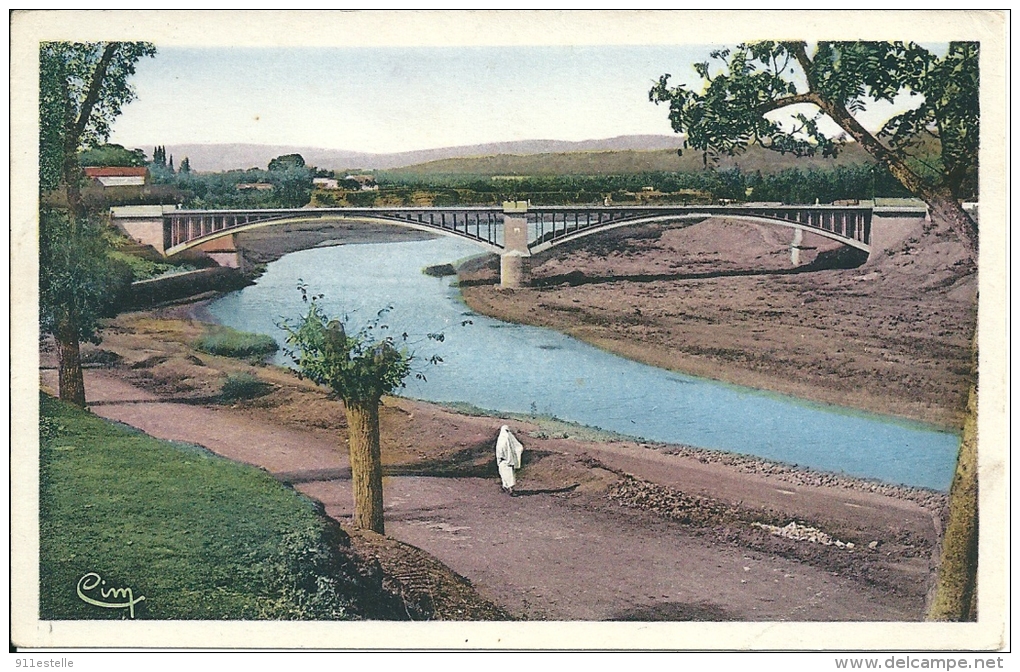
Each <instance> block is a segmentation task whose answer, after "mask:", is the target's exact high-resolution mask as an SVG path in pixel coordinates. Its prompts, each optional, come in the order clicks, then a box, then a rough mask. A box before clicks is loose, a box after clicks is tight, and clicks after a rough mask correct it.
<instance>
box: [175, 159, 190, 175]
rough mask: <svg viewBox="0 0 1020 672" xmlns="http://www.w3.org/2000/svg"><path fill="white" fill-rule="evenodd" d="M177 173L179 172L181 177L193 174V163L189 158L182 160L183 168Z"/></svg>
mask: <svg viewBox="0 0 1020 672" xmlns="http://www.w3.org/2000/svg"><path fill="white" fill-rule="evenodd" d="M177 172H179V173H180V174H181V175H187V174H188V173H190V172H191V161H189V160H188V157H186V156H185V157H184V158H183V159H181V167H180V168H179V169H178V171H177Z"/></svg>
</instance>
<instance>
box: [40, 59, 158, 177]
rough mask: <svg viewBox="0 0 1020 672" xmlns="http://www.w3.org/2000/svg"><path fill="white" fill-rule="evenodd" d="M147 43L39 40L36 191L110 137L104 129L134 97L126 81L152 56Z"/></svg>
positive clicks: (63, 173)
mask: <svg viewBox="0 0 1020 672" xmlns="http://www.w3.org/2000/svg"><path fill="white" fill-rule="evenodd" d="M155 54H156V48H155V47H154V46H153V45H151V44H149V43H148V42H85V43H76V42H43V43H42V44H40V46H39V187H40V190H41V191H44V192H45V191H50V190H52V189H55V188H57V186H58V185H60V183H61V182H62V181H66V180H67V179H69V178H70V176H69V175H67V174H66V171H67V169H68V159H69V158H71V159H73V157H74V155H75V154H76V153H77V152H78V150H79V149H80V148H86V149H87V148H90V147H95V146H97V145H99V144H101V143H102V142H104V141H105V140H106V139H107V138H108V137H109V136H110V125H111V124H112V123H113V120H114V119H116V118H117V116H118V115H119V114H120V111H121V109H122V108H123V106H124V105H126V104H127V103H129V102H130V101H132V100H133V99H134V95H135V94H134V90H133V89H132V88H131V86H130V85H129V84H128V77H130V76H131V75H133V74H134V72H135V64H136V63H137V62H138V61H139V60H140V59H141V58H143V57H145V56H154V55H155Z"/></svg>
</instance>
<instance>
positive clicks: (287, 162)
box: [268, 154, 305, 172]
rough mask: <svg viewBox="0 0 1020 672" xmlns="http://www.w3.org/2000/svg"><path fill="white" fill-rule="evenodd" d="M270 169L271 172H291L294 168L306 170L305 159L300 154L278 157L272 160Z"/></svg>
mask: <svg viewBox="0 0 1020 672" xmlns="http://www.w3.org/2000/svg"><path fill="white" fill-rule="evenodd" d="M268 167H269V170H270V172H272V171H277V170H291V169H292V168H304V167H305V158H304V157H303V156H301V155H300V154H284V155H283V156H278V157H276V158H275V159H272V160H270V162H269V166H268Z"/></svg>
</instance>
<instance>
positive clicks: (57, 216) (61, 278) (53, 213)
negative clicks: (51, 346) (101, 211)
mask: <svg viewBox="0 0 1020 672" xmlns="http://www.w3.org/2000/svg"><path fill="white" fill-rule="evenodd" d="M39 236H40V239H39V325H40V328H41V330H42V331H43V332H44V333H50V334H53V336H54V341H55V342H56V346H57V356H58V358H59V361H60V367H59V371H58V387H59V390H60V397H61V399H66V400H67V401H71V402H72V403H75V404H77V405H79V406H84V405H85V386H84V381H83V379H82V372H81V357H80V354H79V343H80V341H83V340H84V341H90V342H92V343H98V342H99V320H100V318H102V317H104V316H106V315H108V314H109V311H110V308H111V307H112V306H113V305H114V304H115V303H116V302H117V300H118V298H119V297H120V295H121V294H123V293H124V292H125V291H126V290H127V288H128V286H129V285H130V283H131V270H130V269H129V268H127V267H126V265H125V264H123V263H119V262H115V261H113V259H112V258H111V257H110V256H109V255H108V254H107V252H108V251H109V243H108V241H107V240H106V239H105V237H104V235H103V227H102V224H101V223H100V222H99V221H98V218H96V217H86V218H85V219H84V220H78V221H77V222H75V223H74V224H73V225H72V220H71V218H70V214H69V213H68V212H67V210H62V209H57V208H51V207H43V208H41V209H40V212H39Z"/></svg>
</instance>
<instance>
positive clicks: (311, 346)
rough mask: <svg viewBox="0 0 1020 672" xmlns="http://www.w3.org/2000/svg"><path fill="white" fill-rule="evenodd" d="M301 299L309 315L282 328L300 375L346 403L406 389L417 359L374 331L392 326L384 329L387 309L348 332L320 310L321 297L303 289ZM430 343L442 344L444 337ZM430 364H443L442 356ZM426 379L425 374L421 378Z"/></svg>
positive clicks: (435, 336) (368, 400) (402, 347)
mask: <svg viewBox="0 0 1020 672" xmlns="http://www.w3.org/2000/svg"><path fill="white" fill-rule="evenodd" d="M298 289H299V290H300V292H301V298H302V300H303V301H304V302H305V303H306V304H307V305H308V311H307V313H306V314H305V315H304V316H303V317H302V318H300V319H299V320H297V321H296V322H292V321H289V320H287V321H284V322H283V323H282V324H281V325H280V326H281V328H282V329H283V330H284V331H286V332H287V344H288V345H289V346H290V349H287V350H286V352H287V354H288V355H290V357H291V358H292V359H293V360H294V363H295V364H296V365H297V367H298V372H299V375H301V376H303V377H306V378H308V379H309V380H311V381H313V382H315V383H316V384H319V385H324V386H326V387H328V388H329V389H330V390H332V391H333V393H334V394H336V395H337V396H338V397H339V398H340V399H342V400H343V401H344V402H353V403H359V404H360V403H367V402H378V400H379V399H380V398H381V397H382V395H384V394H390V393H392V392H393V391H395V390H397V389H398V388H401V387H403V386H404V379H405V378H407V376H408V375H410V374H411V361H412V360H413V358H414V355H413V354H412V353H411V352H410V351H409V350H408V349H407V348H406V346H404V343H406V341H407V334H403V335H402V336H401V339H400V341H401V343H400V344H399V345H398V341H397V340H396V339H395V338H394V337H392V336H384V337H382V338H376V336H375V332H382V331H385V330H386V329H387V327H386V326H385V325H383V324H381V320H382V318H383V316H384V315H385V314H386V313H387V312H388V310H389V309H388V308H384V309H383V310H380V311H379V313H378V314H377V315H376V318H375V319H374V320H372V321H371V322H370V323H369V324H367V325H365V326H364V327H362V328H361V329H359V330H358V331H357V332H355V333H348V332H347V326H346V325H345V323H346V322H347V319H346V318H344V319H343V320H338V319H333V318H331V317H329V316H328V315H327V314H326V313H325V312H324V311H323V309H322V307H321V306H320V305H319V303H318V300H319V299H321V298H322V297H321V295H319V296H314V297H309V296H308V290H307V287H306V286H304V285H300V286H299V288H298ZM430 338H434V339H436V340H441V338H442V337H441V335H436V334H432V335H430ZM430 361H432V362H433V363H438V362H439V361H441V360H440V359H439V358H438V357H433V358H432V359H431V360H430ZM416 375H417V376H418V377H420V378H424V376H423V375H422V374H421V373H418V374H416Z"/></svg>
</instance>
